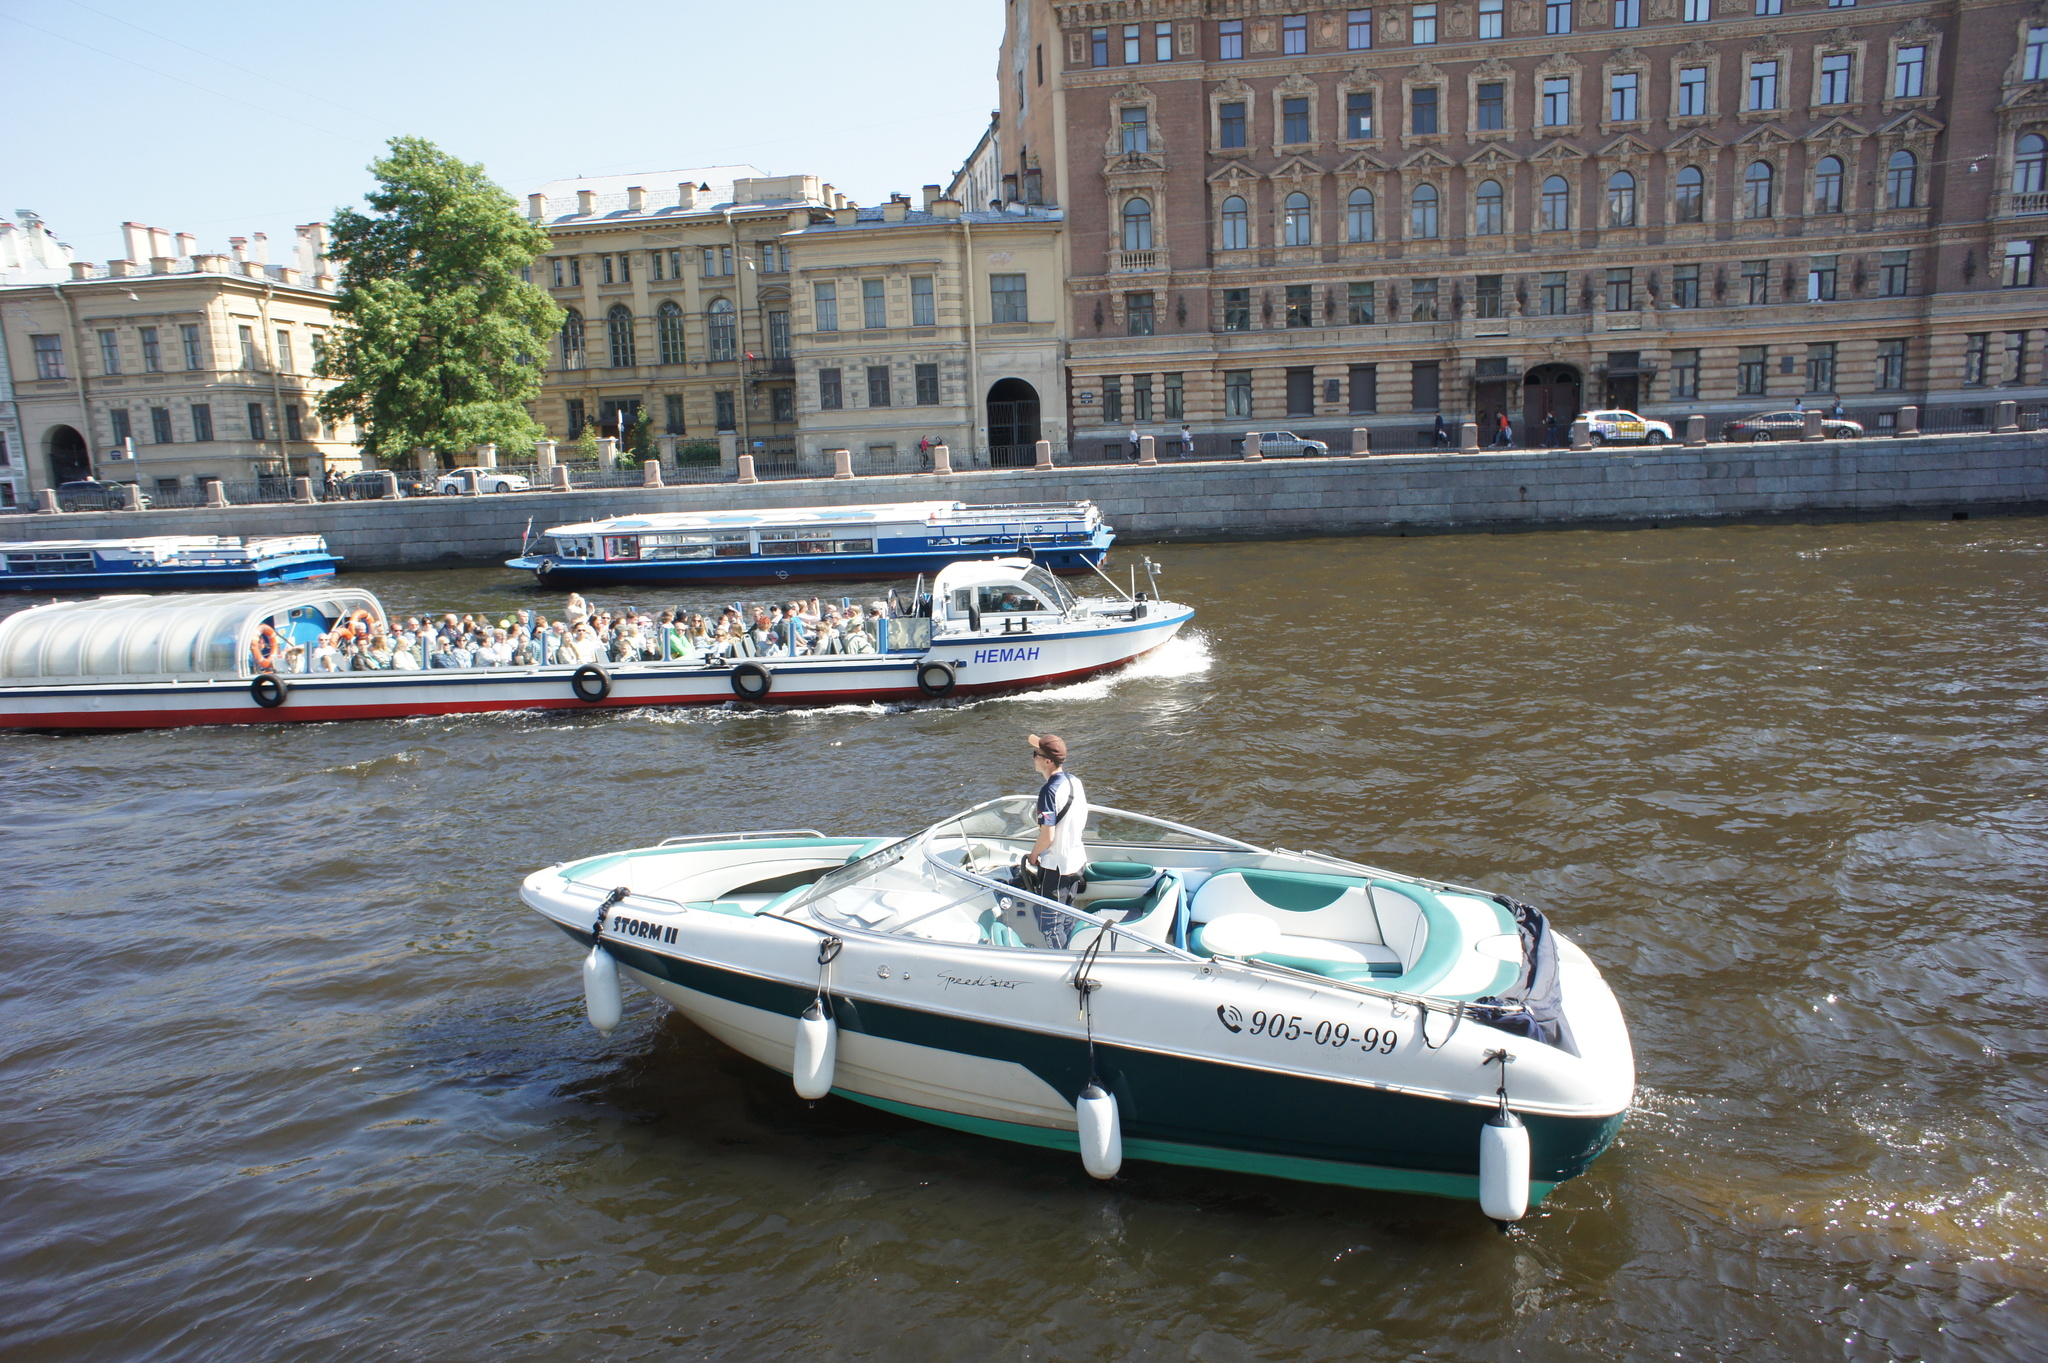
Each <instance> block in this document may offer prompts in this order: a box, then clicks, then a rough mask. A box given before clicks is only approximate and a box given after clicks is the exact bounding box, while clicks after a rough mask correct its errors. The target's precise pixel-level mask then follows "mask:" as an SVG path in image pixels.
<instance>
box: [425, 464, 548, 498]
mask: <svg viewBox="0 0 2048 1363" xmlns="http://www.w3.org/2000/svg"><path fill="white" fill-rule="evenodd" d="M532 486H533V484H532V483H530V482H528V481H527V479H526V475H525V474H523V473H503V472H500V471H499V470H497V469H452V470H450V471H449V472H447V473H444V474H442V475H441V478H440V481H439V482H437V483H435V484H434V491H436V492H439V493H442V494H444V495H447V494H458V493H459V494H462V495H468V494H470V493H473V492H525V491H527V490H528V489H529V488H531V487H532Z"/></svg>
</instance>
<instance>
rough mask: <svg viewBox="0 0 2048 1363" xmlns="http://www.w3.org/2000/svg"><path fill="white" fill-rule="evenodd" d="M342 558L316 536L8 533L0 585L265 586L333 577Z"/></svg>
mask: <svg viewBox="0 0 2048 1363" xmlns="http://www.w3.org/2000/svg"><path fill="white" fill-rule="evenodd" d="M340 562H341V559H340V558H339V557H338V556H336V555H334V554H330V553H328V552H327V541H326V540H325V539H324V538H322V537H321V536H319V535H273V536H268V537H264V538H260V539H248V540H244V539H239V538H235V537H232V536H230V537H222V536H218V535H149V536H144V537H142V538H138V539H123V540H13V541H9V542H6V543H0V591H15V592H75V591H106V590H107V589H109V588H117V589H119V590H123V591H126V590H130V589H133V588H137V587H148V588H152V589H157V590H169V591H177V590H179V589H181V588H190V587H268V586H274V585H276V584H278V583H283V582H304V581H307V580H309V579H312V578H320V577H333V576H334V567H335V565H336V564H338V563H340Z"/></svg>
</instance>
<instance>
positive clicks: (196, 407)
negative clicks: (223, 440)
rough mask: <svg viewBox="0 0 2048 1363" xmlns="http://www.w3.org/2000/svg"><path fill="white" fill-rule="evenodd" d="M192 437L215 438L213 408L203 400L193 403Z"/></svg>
mask: <svg viewBox="0 0 2048 1363" xmlns="http://www.w3.org/2000/svg"><path fill="white" fill-rule="evenodd" d="M192 438H193V439H194V440H211V439H213V408H212V407H210V406H208V405H207V404H206V403H203V402H195V403H193V404H192Z"/></svg>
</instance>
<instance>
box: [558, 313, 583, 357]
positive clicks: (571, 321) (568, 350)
mask: <svg viewBox="0 0 2048 1363" xmlns="http://www.w3.org/2000/svg"><path fill="white" fill-rule="evenodd" d="M582 367H583V314H582V313H580V312H578V311H576V309H574V308H571V309H569V315H568V316H567V317H565V318H563V319H562V368H564V369H581V368H582Z"/></svg>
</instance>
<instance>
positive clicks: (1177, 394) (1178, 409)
mask: <svg viewBox="0 0 2048 1363" xmlns="http://www.w3.org/2000/svg"><path fill="white" fill-rule="evenodd" d="M1185 394H1186V389H1185V388H1184V386H1183V385H1182V383H1181V376H1180V375H1178V374H1168V375H1167V376H1166V410H1165V411H1164V412H1161V413H1160V415H1161V416H1162V417H1164V418H1165V419H1166V420H1168V421H1179V420H1180V419H1181V418H1182V417H1184V416H1186V415H1187V402H1186V397H1185Z"/></svg>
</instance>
